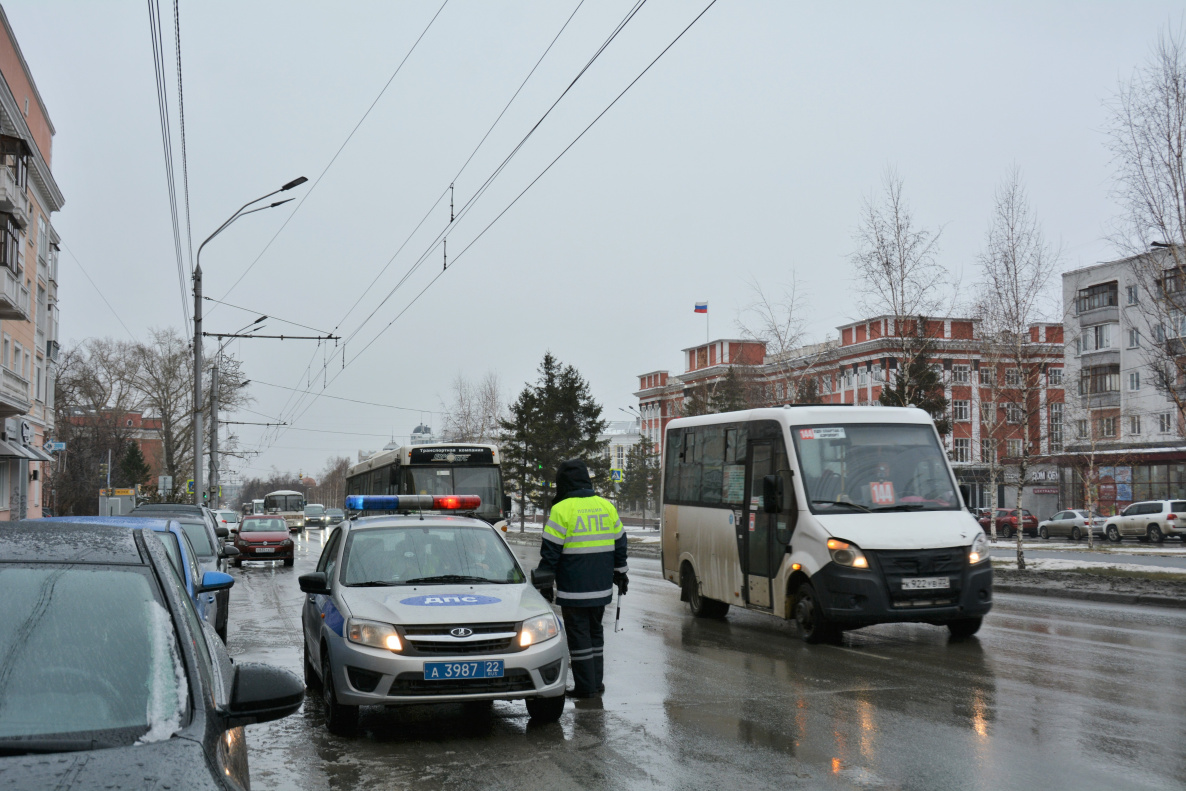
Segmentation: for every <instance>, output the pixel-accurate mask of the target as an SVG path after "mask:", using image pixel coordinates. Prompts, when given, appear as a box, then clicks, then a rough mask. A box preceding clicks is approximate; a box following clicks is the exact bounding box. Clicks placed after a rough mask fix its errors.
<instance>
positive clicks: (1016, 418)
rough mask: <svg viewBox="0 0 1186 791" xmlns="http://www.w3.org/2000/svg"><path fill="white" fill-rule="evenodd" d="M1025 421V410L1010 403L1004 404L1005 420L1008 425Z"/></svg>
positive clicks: (1018, 405)
mask: <svg viewBox="0 0 1186 791" xmlns="http://www.w3.org/2000/svg"><path fill="white" fill-rule="evenodd" d="M1024 419H1025V410H1024V409H1022V408H1021V404H1018V403H1015V402H1010V403H1008V404H1005V420H1006V422H1009V423H1020V422H1021V421H1022V420H1024Z"/></svg>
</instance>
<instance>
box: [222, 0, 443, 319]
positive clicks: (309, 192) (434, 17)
mask: <svg viewBox="0 0 1186 791" xmlns="http://www.w3.org/2000/svg"><path fill="white" fill-rule="evenodd" d="M447 5H449V0H445V1H444V2H443V3H441V7H440V8H438V9H437V12H436V13H435V14H433V15H432V19H430V20H428V24H427V25H426V26H425V27H424V30H423V31H421V33H420V36H419V37H418V38H417V39H416V41H415V42H413V44H412V47H411V48H410V49H409V50H408V52H407V54H406V55H404V59H403V60H401V61H400V62H399V65H398V66H396V67H395V71H393V72H392V73H391V76H390V77H388V78H387V82H386V83H384V84H383V88H382V89H381V90H380V91H379V95H378V96H376V97H375V100H374V101H373V102H371V106H370V107H368V108H367V109H366V112H365V113H363V114H362V118H359V119H358V123H357V124H355V125H354V128H353V129H351V130H350V134H348V135H346V139H345V140H343V141H342V145H341V146H339V147H338V150H337V152H336V153H335V154H334V156H333V158H332V159H330V161H329V164H328V165H326V166H325V169H324V170H322V171H321V175H319V176H318V177H317V179H316V180H315V181H314V182H313V186H311V187H309V189H308V190H307V191H306V192H305V194H304V195H303V196H301V199H300V201H298V202H297V205H296V207H295V208H294V209H293V210H292V212H291V213H289V215H288V216H287V217H286V218H285V219H284V223H283V224H282V225H281V226H280V227H279V228H278V229H277V230H276V233H274V234H272V238H271V239H269V240H268V243H267V244H266V245H264V249H263V250H260V251H259V255H257V256H256V257H255V260H254V261H252V262H251V263H250V264H248V265H247V268H246V269H244V270H243V272H242V273H241V274H240V275H239V279H238V280H236V281H235V282H234V283H232V284H231V287H230V288H228V289H227V290H226V293H224V294H223V295H222V298H223V299H226V297H227V296H228V295H229V294H230V293H231V292H232V291H234V290H235V287H236V286H238V285H239V283H241V282H242V281H243V278H245V277H247V273H248V272H250V271H251V270H252V269H253V268H254V267H255V265H256V264H257V263H259V260H260V259H261V258H263V257H264V253H266V252H268V249H269V248H270V247H271V246H272V242H274V241H276V237H278V236H279V235H280V234H281V232H283V231H284V229H285V228H287V227H288V223H289V221H290V220H292V218H293V217H295V216H296V213H297V212H298V211H300V210H301V207H302V206H304V205H305V201H306V200H308V198H309V196H310V195H312V194H313V190H315V189H317V185H318V184H320V183H321V180H322V179H323V178H325V174H326V173H328V172H329V169H330V168H331V167H333V166H334V163H335V162H337V161H338V157H339V156H340V155H341V153H342V151H343V150H345V148H346V144H347V143H349V142H350V140H351V139H352V138H353V137H354V133H355V132H357V131H358V128H359V127H360V126H362V123H363V121H365V120H366V119H367V116H368V115H370V114H371V110H374V109H375V105H377V104H378V103H379V100H380V99H382V98H383V94H384V93H386V92H387V88H388V87H389V86H390V85H391V83H392V81H393V80H395V77H396V75H397V74H399V72H400V70H401V69H402V68H403V67H404V64H405V63H407V62H408V58H410V57H412V53H413V52H415V51H416V47H417V46H418V45H419V44H420V40H421V39H423V38H424V36H425V35H426V34H427V33H428V30H429V28H431V27H432V23H433V22H436V21H437V17H438V16H440V15H441V12H442V11H444V10H445V6H447Z"/></svg>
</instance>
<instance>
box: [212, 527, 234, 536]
mask: <svg viewBox="0 0 1186 791" xmlns="http://www.w3.org/2000/svg"><path fill="white" fill-rule="evenodd" d="M230 534H231V531H230V530H227V529H226V528H225V527H216V528H214V535H216V536H218V537H219V538H226V537H227V536H229V535H230Z"/></svg>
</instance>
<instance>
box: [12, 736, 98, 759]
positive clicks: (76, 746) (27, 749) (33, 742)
mask: <svg viewBox="0 0 1186 791" xmlns="http://www.w3.org/2000/svg"><path fill="white" fill-rule="evenodd" d="M114 746H115V745H114V744H111V743H109V742H103V741H99V740H98V739H25V738H22V737H20V736H14V737H11V738H7V739H0V755H30V754H33V753H69V752H81V751H83V750H102V749H106V748H108V747H114Z"/></svg>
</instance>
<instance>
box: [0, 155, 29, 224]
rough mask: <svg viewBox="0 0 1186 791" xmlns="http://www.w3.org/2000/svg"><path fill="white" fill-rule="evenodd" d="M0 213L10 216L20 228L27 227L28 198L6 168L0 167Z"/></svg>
mask: <svg viewBox="0 0 1186 791" xmlns="http://www.w3.org/2000/svg"><path fill="white" fill-rule="evenodd" d="M0 212H4V213H5V214H11V215H12V219H13V220H15V221H16V224H17V225H19V226H21V228H27V227H28V226H29V214H30V210H29V197H28V195H26V194H25V191H24V190H23V189H21V187H20V185H19V184H17V182H16V179H15V178H14V177H13V175H12V171H11V170H9V169H8V168H6V167H0Z"/></svg>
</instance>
